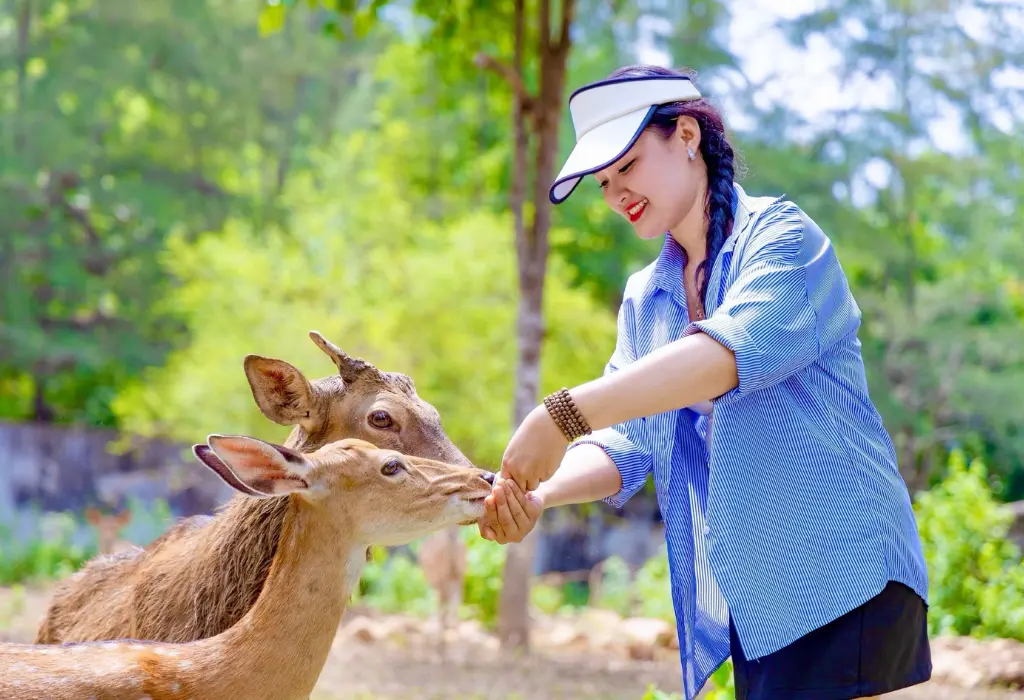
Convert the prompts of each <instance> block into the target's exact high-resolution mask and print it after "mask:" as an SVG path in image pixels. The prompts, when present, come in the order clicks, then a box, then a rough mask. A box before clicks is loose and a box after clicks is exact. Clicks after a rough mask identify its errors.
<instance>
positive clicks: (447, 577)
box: [417, 527, 467, 654]
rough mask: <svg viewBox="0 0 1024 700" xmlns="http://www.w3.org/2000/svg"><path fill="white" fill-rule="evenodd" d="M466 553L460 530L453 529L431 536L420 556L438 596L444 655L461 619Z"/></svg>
mask: <svg viewBox="0 0 1024 700" xmlns="http://www.w3.org/2000/svg"><path fill="white" fill-rule="evenodd" d="M466 553H467V550H466V543H465V542H463V541H462V537H461V535H460V534H459V528H457V527H449V528H445V529H444V530H441V531H440V532H437V533H434V534H433V535H431V536H430V537H428V538H427V539H426V540H425V541H424V542H423V546H422V547H421V548H420V552H419V556H418V557H417V561H418V563H419V565H420V569H422V570H423V577H424V578H425V579H426V580H427V583H428V584H429V585H430V587H431V588H433V589H434V591H435V592H436V593H437V604H438V622H439V627H440V632H441V644H440V651H441V653H442V654H443V653H444V652H445V648H446V647H445V641H446V633H447V631H448V630H449V629H450V628H451V627H453V626H454V625H455V624H457V623H458V619H459V607H460V606H461V605H462V593H463V588H464V587H465V581H466Z"/></svg>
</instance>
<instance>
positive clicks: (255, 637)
mask: <svg viewBox="0 0 1024 700" xmlns="http://www.w3.org/2000/svg"><path fill="white" fill-rule="evenodd" d="M193 450H194V454H195V456H196V457H197V458H198V459H199V460H200V461H201V462H202V463H203V464H205V465H206V466H207V467H209V468H210V469H211V470H213V472H214V473H215V474H217V475H218V476H219V477H220V478H221V479H223V480H224V481H225V482H226V483H227V484H228V485H230V486H231V487H232V488H234V489H235V490H236V491H238V492H239V494H240V496H239V497H240V498H245V499H247V500H250V501H252V502H254V503H276V504H279V505H280V507H281V509H282V510H283V511H284V518H283V527H282V528H281V536H280V542H279V546H278V547H277V548H276V551H275V554H274V557H273V559H272V561H271V564H270V571H269V574H268V576H267V579H266V583H265V585H264V586H263V587H262V590H261V591H260V594H259V596H258V598H257V599H256V602H255V604H254V605H253V606H252V607H251V608H250V609H249V610H248V611H247V612H246V613H245V614H244V615H243V616H242V617H241V618H240V619H239V620H238V621H237V622H235V623H234V624H233V625H232V626H231V627H230V628H229V629H227V630H225V631H223V632H221V633H219V634H217V635H216V636H213V637H211V638H209V639H203V640H198V641H192V642H186V643H181V644H169V643H164V642H154V641H136V640H119V641H110V642H84V643H77V644H70V645H63V646H52V645H32V644H0V697H3V698H24V699H26V700H28V699H30V698H47V699H48V700H81V699H84V698H95V699H96V700H138V699H139V698H151V699H152V700H157V699H159V700H169V699H171V698H180V699H181V700H185V699H186V698H189V699H190V700H207V699H208V700H243V699H244V700H261V699H266V700H271V699H273V700H291V699H294V700H298V699H299V698H303V699H305V698H308V697H309V695H310V693H311V692H312V691H313V688H314V686H315V685H316V682H317V678H318V677H319V675H320V672H321V671H322V669H323V667H324V664H325V663H326V661H327V656H328V653H329V652H330V649H331V642H332V641H333V639H334V637H335V634H336V633H337V630H338V625H339V623H340V621H341V617H342V614H343V612H344V610H345V607H346V605H347V603H348V600H349V597H350V594H351V592H352V590H353V587H354V586H356V585H357V584H358V581H359V578H360V576H361V574H362V570H363V566H364V564H365V562H366V551H367V547H368V546H370V545H374V544H379V545H400V544H405V543H408V542H410V541H412V540H413V539H415V538H417V537H420V536H423V535H425V534H428V533H430V532H433V531H435V530H437V529H439V528H442V527H445V526H450V525H459V524H461V525H469V524H472V523H473V522H475V521H476V520H477V519H478V518H480V517H481V516H482V515H483V512H484V505H483V499H484V497H485V496H487V495H488V494H489V493H490V492H491V482H492V481H493V478H494V477H493V474H492V473H491V472H488V471H485V470H482V469H476V468H474V467H468V466H464V465H456V464H447V463H444V462H439V461H435V460H430V459H424V458H418V457H410V456H407V455H403V454H401V453H400V452H397V451H395V450H387V449H380V448H377V447H376V446H374V445H371V444H369V443H367V442H364V441H362V440H342V441H339V442H332V443H329V444H327V445H325V446H323V447H320V448H319V449H317V450H315V451H312V452H310V453H308V454H303V453H301V452H298V451H296V450H293V449H289V448H287V447H284V446H282V445H275V444H271V443H267V442H264V441H262V440H258V439H255V438H251V437H244V436H224V435H211V436H210V437H209V438H208V439H207V443H206V444H205V445H196V446H195V447H194V448H193ZM187 560H188V555H187V554H186V555H184V558H183V560H182V564H183V565H185V564H186V562H187ZM211 574H212V572H211Z"/></svg>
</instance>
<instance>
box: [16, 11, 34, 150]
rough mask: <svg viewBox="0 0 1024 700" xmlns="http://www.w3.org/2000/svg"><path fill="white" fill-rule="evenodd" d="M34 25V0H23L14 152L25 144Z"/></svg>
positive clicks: (18, 53) (19, 36)
mask: <svg viewBox="0 0 1024 700" xmlns="http://www.w3.org/2000/svg"><path fill="white" fill-rule="evenodd" d="M31 25H32V0H21V4H20V6H19V8H18V47H17V49H16V58H15V62H16V64H17V74H18V77H17V86H18V87H17V91H16V95H17V96H16V102H15V117H14V152H15V153H19V152H20V151H21V150H22V149H23V148H24V146H25V133H26V125H27V121H28V120H27V118H26V115H25V112H26V106H25V92H26V85H27V83H28V76H27V69H28V52H29V46H28V40H29V30H30V28H31Z"/></svg>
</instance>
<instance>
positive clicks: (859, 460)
mask: <svg viewBox="0 0 1024 700" xmlns="http://www.w3.org/2000/svg"><path fill="white" fill-rule="evenodd" d="M736 191H737V195H738V202H737V205H736V209H735V223H734V227H733V234H732V235H731V236H730V237H729V238H727V239H726V242H725V244H724V246H723V248H722V250H721V252H720V254H719V255H718V257H717V259H716V260H715V261H714V265H713V267H712V270H711V275H710V279H709V286H708V289H709V293H708V299H707V305H706V308H705V313H706V320H703V321H699V322H696V323H690V322H689V316H688V312H687V304H686V294H685V289H684V286H683V284H682V279H683V267H684V265H685V253H684V251H683V250H682V249H681V248H680V246H679V245H678V244H677V243H676V242H675V240H674V239H673V238H672V237H671V236H670V235H667V234H666V236H665V242H664V246H663V247H662V250H661V254H660V255H659V256H658V258H657V259H656V260H655V261H654V262H652V263H651V264H650V265H648V266H647V267H646V268H644V269H643V270H641V271H640V272H637V273H635V274H634V275H632V276H631V277H630V278H629V281H628V282H627V284H626V289H625V294H624V298H623V302H622V306H621V308H620V310H619V318H618V339H617V342H616V347H615V350H614V353H613V355H612V357H611V359H610V360H609V362H608V365H607V367H606V370H605V371H606V372H614V371H615V370H616V369H617V368H619V367H622V366H624V365H626V364H628V363H630V362H633V361H635V360H637V359H638V358H641V357H643V356H644V355H646V354H648V353H650V352H651V351H653V350H655V349H657V348H659V347H661V346H664V345H666V344H668V343H670V342H672V341H673V340H676V339H678V338H680V337H682V336H685V335H689V334H691V333H698V332H703V333H706V334H708V335H710V336H711V337H713V338H715V339H716V340H718V341H719V342H721V343H722V344H724V345H725V346H727V347H729V348H730V349H731V350H733V352H734V353H735V355H736V364H737V368H738V375H739V383H738V386H737V387H736V388H734V389H732V390H731V391H729V392H728V393H726V394H725V395H723V396H720V397H718V398H717V399H715V400H714V401H712V402H711V406H710V407H709V408H710V409H711V410H710V415H705V414H707V413H708V411H707V410H704V411H701V410H698V409H699V408H701V407H699V406H694V407H690V408H683V409H680V410H678V411H669V412H665V413H661V414H657V415H653V416H648V417H645V418H638V419H636V420H630V421H627V422H625V423H622V424H619V425H616V426H613V427H611V428H607V429H604V430H600V431H595V432H594V433H593V434H592V435H590V436H587V437H585V438H582V439H580V440H578V441H577V442H576V443H574V445H573V447H575V446H576V445H578V444H587V443H590V444H596V445H599V446H601V447H602V448H603V449H604V450H605V451H606V452H607V453H608V455H609V456H610V457H611V458H612V460H613V461H614V462H615V464H616V466H617V467H618V469H619V472H620V473H621V475H622V489H621V491H620V492H619V493H617V494H615V495H614V496H611V497H610V498H608V499H606V500H607V502H608V503H610V504H612V505H615V506H621V505H622V504H623V503H625V501H626V500H627V499H628V498H630V497H631V496H632V495H633V494H634V493H636V492H637V491H638V490H639V489H640V488H641V487H642V486H643V485H644V483H645V482H646V480H647V477H648V475H653V477H654V484H655V488H656V491H657V498H658V504H659V506H660V509H661V512H662V516H663V518H664V520H665V526H666V530H665V532H666V535H665V536H666V540H667V547H668V560H669V570H670V576H671V585H672V602H673V608H674V611H675V617H676V624H677V628H678V633H679V653H680V659H681V662H682V671H683V690H684V693H685V697H686V698H687V700H691V699H692V698H694V697H695V696H696V695H697V693H698V691H699V690H700V689H701V687H702V686H703V685H704V684H705V682H706V681H707V678H708V676H709V675H710V674H711V673H712V672H713V671H714V670H715V669H716V668H717V667H718V666H719V665H720V664H722V663H723V662H724V661H725V659H726V658H727V657H728V655H729V616H730V614H731V615H732V618H733V623H734V625H735V626H736V630H737V635H738V637H739V640H740V644H741V646H742V648H743V651H744V654H745V656H747V657H748V658H756V657H760V656H764V655H767V654H770V653H771V652H773V651H776V650H778V649H780V648H781V647H783V646H785V645H787V644H789V643H790V642H792V641H794V640H795V639H797V638H798V637H801V636H803V635H805V634H807V633H808V632H810V631H811V630H813V629H815V628H817V627H820V626H821V625H824V624H826V623H827V622H830V621H832V620H834V619H836V618H837V617H839V616H840V615H842V614H843V613H845V612H847V611H849V610H852V609H853V608H855V607H857V606H858V605H860V604H861V603H863V602H865V601H866V600H868V599H869V598H871V597H873V596H874V595H876V594H877V593H879V592H880V591H881V590H882V588H883V587H884V586H885V584H886V583H887V582H888V581H890V580H894V581H899V582H902V583H904V584H906V585H907V586H909V587H910V588H912V589H913V590H915V591H916V592H917V593H918V594H919V595H920V596H921V597H922V598H923V599H925V600H926V601H927V593H928V574H927V571H926V569H925V562H924V557H923V554H922V551H921V544H920V540H919V536H918V530H917V524H916V521H915V518H914V513H913V510H912V509H911V501H910V495H909V493H908V490H907V487H906V485H905V483H904V482H903V479H902V478H901V476H900V473H899V471H898V469H897V466H896V455H895V451H894V449H893V445H892V441H891V440H890V438H889V435H888V433H887V432H886V430H885V427H884V426H883V424H882V419H881V417H880V416H879V414H878V412H877V410H876V409H875V407H874V405H873V404H872V402H871V399H870V398H869V396H868V387H867V381H866V379H865V373H864V364H863V360H862V358H861V352H860V347H861V346H860V341H859V340H858V338H857V331H858V328H859V326H860V318H861V314H860V309H859V307H858V306H857V303H856V301H855V300H854V298H853V296H852V294H851V292H850V289H849V286H848V284H847V281H846V277H845V276H844V274H843V271H842V268H841V267H840V264H839V261H838V259H837V257H836V254H835V251H834V249H833V247H832V245H831V242H830V241H829V239H828V238H827V237H826V236H825V234H824V233H823V232H822V231H821V229H820V228H818V226H817V225H816V224H815V223H814V222H813V221H811V220H810V219H809V218H808V217H807V215H806V214H804V212H803V211H801V210H800V209H799V208H798V207H797V206H796V205H794V204H793V203H791V202H789V201H786V200H784V199H782V198H778V199H775V198H768V197H749V196H748V195H747V194H746V193H745V192H744V191H743V188H742V187H740V186H739V185H736ZM709 423H710V427H709Z"/></svg>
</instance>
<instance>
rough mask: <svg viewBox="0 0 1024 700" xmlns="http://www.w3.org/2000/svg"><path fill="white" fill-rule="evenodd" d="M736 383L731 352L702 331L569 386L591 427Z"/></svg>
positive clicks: (676, 405)
mask: <svg viewBox="0 0 1024 700" xmlns="http://www.w3.org/2000/svg"><path fill="white" fill-rule="evenodd" d="M738 382H739V377H738V376H737V370H736V357H735V355H734V354H733V352H732V351H731V350H729V349H728V348H727V347H725V346H724V345H722V344H720V343H719V342H718V341H717V340H715V339H714V338H712V337H711V336H708V335H705V334H704V333H696V334H694V335H690V336H687V337H685V338H681V339H679V340H676V341H674V342H672V343H670V344H668V345H665V346H664V347H661V348H659V349H657V350H655V351H654V352H652V353H650V354H649V355H646V356H644V357H642V358H640V359H639V360H637V361H636V362H633V363H631V364H629V365H627V366H625V367H622V368H621V369H619V370H617V371H615V372H613V373H611V374H607V375H605V376H603V377H601V378H599V379H595V380H593V381H591V382H587V383H586V384H581V385H580V386H578V387H576V388H575V389H573V390H572V392H571V393H572V397H573V400H574V401H575V403H576V406H577V407H578V408H579V410H580V412H581V413H582V414H583V416H584V417H585V418H586V419H587V422H588V423H590V427H591V428H592V429H594V430H600V429H601V428H607V427H609V426H612V425H617V424H618V423H622V422H624V421H627V420H632V419H634V418H640V417H643V416H653V415H656V414H658V413H663V412H665V411H674V410H678V409H680V408H685V407H686V406H692V405H694V404H696V403H700V402H701V401H708V400H710V399H714V398H717V397H719V396H721V395H722V394H725V393H726V392H728V391H730V390H731V389H734V388H735V387H736V385H737V384H738Z"/></svg>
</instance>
